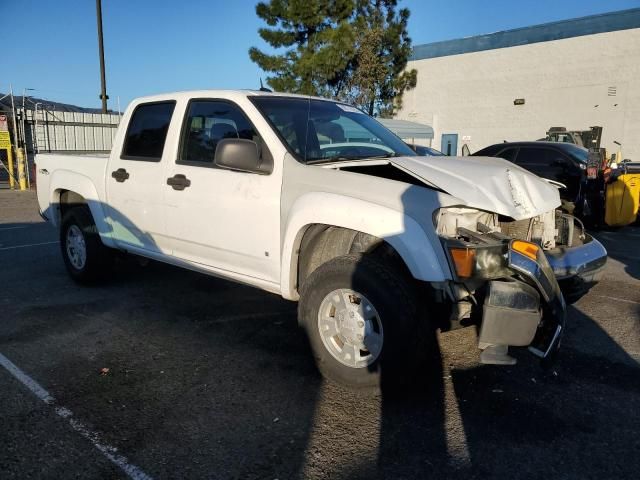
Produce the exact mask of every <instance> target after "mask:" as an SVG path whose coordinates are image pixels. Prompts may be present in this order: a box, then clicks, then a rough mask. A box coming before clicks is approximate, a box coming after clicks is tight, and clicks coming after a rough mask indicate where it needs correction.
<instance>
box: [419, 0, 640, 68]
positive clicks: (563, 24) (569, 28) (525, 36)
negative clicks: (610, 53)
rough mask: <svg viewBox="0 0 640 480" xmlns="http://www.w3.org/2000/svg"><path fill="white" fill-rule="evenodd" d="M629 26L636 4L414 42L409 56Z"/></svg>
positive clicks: (636, 23) (638, 18)
mask: <svg viewBox="0 0 640 480" xmlns="http://www.w3.org/2000/svg"><path fill="white" fill-rule="evenodd" d="M631 28H640V8H632V9H630V10H621V11H619V12H611V13H604V14H600V15H592V16H589V17H581V18H573V19H570V20H562V21H559V22H553V23H545V24H542V25H534V26H531V27H524V28H517V29H514V30H505V31H503V32H496V33H489V34H487V35H478V36H476V37H468V38H460V39H457V40H447V41H444V42H435V43H427V44H425V45H416V46H415V47H414V49H413V54H412V55H411V58H410V60H424V59H427V58H435V57H446V56H449V55H460V54H462V53H470V52H481V51H483V50H494V49H497V48H507V47H515V46H518V45H528V44H530V43H539V42H549V41H552V40H560V39H563V38H573V37H580V36H583V35H593V34H596V33H605V32H615V31H618V30H628V29H631Z"/></svg>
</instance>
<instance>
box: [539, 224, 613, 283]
mask: <svg viewBox="0 0 640 480" xmlns="http://www.w3.org/2000/svg"><path fill="white" fill-rule="evenodd" d="M585 237H586V238H585V240H584V243H583V244H582V245H579V246H577V247H569V248H557V249H555V250H551V251H549V252H547V253H546V257H547V261H548V262H549V265H550V266H551V269H552V270H553V273H554V274H555V276H556V278H557V279H558V280H566V279H569V278H573V277H579V278H581V279H584V280H587V281H593V280H594V279H595V280H596V281H597V278H598V275H599V274H600V273H601V271H602V269H603V268H604V265H605V263H607V250H606V249H605V248H604V246H603V245H602V244H601V243H600V242H599V241H598V240H596V239H595V238H593V237H592V236H591V235H589V234H585Z"/></svg>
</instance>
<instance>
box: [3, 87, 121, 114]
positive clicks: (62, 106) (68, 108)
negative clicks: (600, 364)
mask: <svg viewBox="0 0 640 480" xmlns="http://www.w3.org/2000/svg"><path fill="white" fill-rule="evenodd" d="M4 95H5V94H4V93H2V92H0V98H2V97H4ZM13 101H14V102H15V104H16V108H21V107H22V96H21V95H14V96H13ZM36 103H39V104H40V105H39V106H38V108H43V106H46V109H47V110H56V111H58V112H81V113H102V111H101V110H100V109H99V108H85V107H78V106H76V105H69V104H68V103H60V102H54V101H51V100H45V99H43V98H37V97H27V98H26V99H25V107H26V108H27V109H29V110H33V109H34V108H35V104H36ZM3 110H4V111H10V110H11V98H10V97H6V98H3V99H2V100H0V111H3ZM107 113H113V114H117V113H118V112H116V111H115V110H107Z"/></svg>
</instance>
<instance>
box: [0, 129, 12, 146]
mask: <svg viewBox="0 0 640 480" xmlns="http://www.w3.org/2000/svg"><path fill="white" fill-rule="evenodd" d="M0 148H11V137H10V136H9V132H3V131H0Z"/></svg>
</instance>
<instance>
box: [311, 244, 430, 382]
mask: <svg viewBox="0 0 640 480" xmlns="http://www.w3.org/2000/svg"><path fill="white" fill-rule="evenodd" d="M407 277H408V276H407V275H405V274H404V273H403V272H401V271H400V270H399V269H397V268H395V267H394V266H393V265H390V264H387V263H384V262H382V261H380V260H378V259H377V258H375V257H372V256H368V255H345V256H343V257H338V258H336V259H333V260H331V261H329V262H327V263H325V264H323V265H321V266H320V267H318V268H317V269H316V270H315V271H314V272H313V273H312V274H311V275H310V276H309V277H308V278H307V279H306V280H305V282H304V284H303V286H302V289H301V292H300V304H299V317H300V322H301V324H302V326H303V327H304V328H305V330H306V332H307V335H308V338H309V343H310V345H311V349H312V351H313V354H314V357H315V359H316V364H317V366H318V369H319V370H320V372H321V373H322V374H323V375H324V376H325V377H327V378H328V379H330V380H332V381H335V382H337V383H340V384H343V385H347V386H350V387H375V386H381V387H384V386H387V385H388V386H393V387H398V386H408V385H411V384H414V385H418V384H422V382H421V380H422V379H426V378H428V370H427V368H428V367H429V366H428V365H427V362H428V359H429V358H431V359H434V360H436V359H437V358H434V357H437V355H433V354H434V353H436V352H437V344H436V343H435V332H434V331H433V330H432V329H430V327H429V325H428V320H427V318H426V314H424V315H421V312H422V313H424V311H423V309H420V308H419V304H418V297H417V294H416V289H415V288H414V285H413V284H412V281H411V279H410V278H407Z"/></svg>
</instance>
